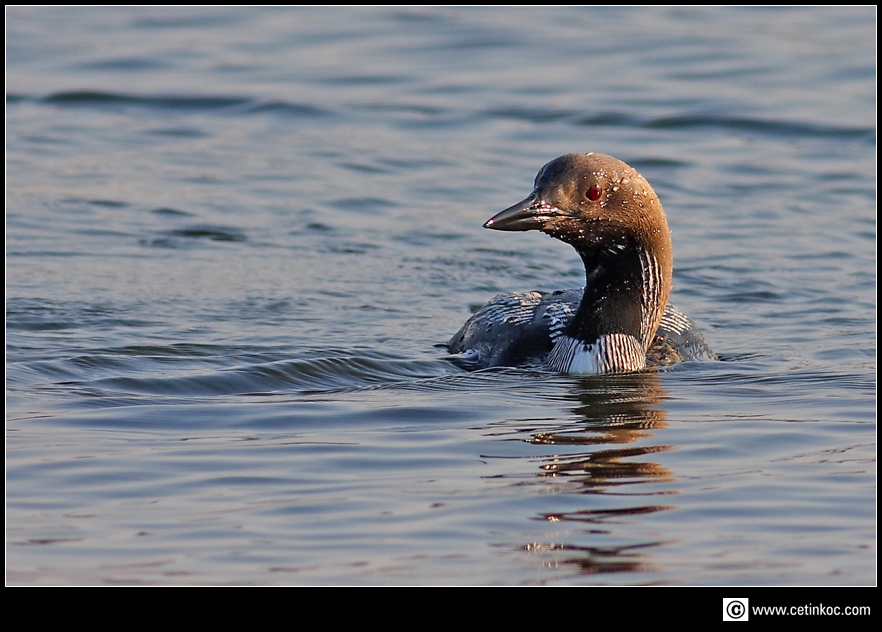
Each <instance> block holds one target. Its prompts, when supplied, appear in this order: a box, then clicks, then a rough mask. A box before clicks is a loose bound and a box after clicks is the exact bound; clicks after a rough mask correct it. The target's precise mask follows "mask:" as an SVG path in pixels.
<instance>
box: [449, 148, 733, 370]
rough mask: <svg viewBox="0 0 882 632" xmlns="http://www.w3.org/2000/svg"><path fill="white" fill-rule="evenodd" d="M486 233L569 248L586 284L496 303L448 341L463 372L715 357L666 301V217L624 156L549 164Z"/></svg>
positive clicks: (612, 366) (626, 365)
mask: <svg viewBox="0 0 882 632" xmlns="http://www.w3.org/2000/svg"><path fill="white" fill-rule="evenodd" d="M484 228H492V229H495V230H506V231H527V230H538V231H541V232H543V233H545V234H547V235H550V236H551V237H553V238H555V239H559V240H560V241H563V242H565V243H568V244H570V245H571V246H573V247H574V248H575V249H576V252H578V253H579V256H580V257H581V258H582V262H583V263H584V265H585V287H584V288H583V289H577V290H560V291H557V292H551V293H547V292H515V293H512V294H499V295H497V296H496V297H494V298H493V299H492V300H491V301H490V302H489V303H487V304H486V305H484V307H482V308H481V309H480V310H478V311H477V312H476V313H475V314H474V315H473V316H472V317H471V318H470V319H469V320H468V321H467V322H466V323H465V324H464V325H463V326H462V328H461V329H460V330H459V331H458V332H457V333H456V335H454V336H453V337H452V338H451V339H450V341H449V342H448V343H447V347H448V350H449V351H450V353H454V354H459V355H458V360H459V361H460V363H461V364H462V365H464V366H465V367H466V368H469V369H480V368H487V367H494V366H536V367H540V368H543V369H546V370H549V371H554V372H558V373H572V374H589V375H601V374H612V373H631V372H635V371H641V370H643V369H646V368H647V367H658V366H665V365H670V364H675V363H677V362H682V361H685V360H695V359H702V358H704V359H712V360H715V359H717V356H716V355H715V354H714V352H713V351H711V349H710V347H708V345H707V343H706V342H705V341H704V338H703V337H702V335H701V334H700V333H699V331H698V330H697V329H696V328H695V326H694V325H693V324H692V322H691V321H690V320H689V319H688V318H687V317H686V316H685V315H684V314H683V313H682V312H681V311H680V310H678V309H677V308H675V307H673V306H671V305H668V295H669V294H670V291H671V276H672V271H673V253H672V246H671V233H670V229H669V228H668V223H667V219H666V218H665V213H664V210H663V209H662V205H661V202H660V201H659V199H658V196H656V194H655V191H653V190H652V187H651V186H649V183H648V182H647V181H646V180H645V179H644V178H643V176H641V175H640V174H639V173H637V171H635V170H634V169H633V168H632V167H630V166H628V165H627V164H625V163H624V162H622V161H621V160H617V159H615V158H613V157H612V156H606V155H603V154H594V153H591V154H567V155H565V156H561V157H559V158H555V159H554V160H552V161H551V162H549V163H548V164H546V165H545V166H544V167H542V169H540V171H539V173H538V175H537V176H536V181H535V184H534V187H533V192H532V193H531V194H530V195H529V196H528V197H527V199H525V200H523V201H522V202H519V203H517V204H515V205H514V206H512V207H509V208H507V209H505V210H504V211H502V212H500V213H498V214H497V215H494V216H493V217H492V218H490V219H489V220H487V222H486V223H485V224H484Z"/></svg>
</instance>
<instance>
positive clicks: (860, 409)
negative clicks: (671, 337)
mask: <svg viewBox="0 0 882 632" xmlns="http://www.w3.org/2000/svg"><path fill="white" fill-rule="evenodd" d="M6 70H7V76H6V85H7V93H6V132H7V144H6V150H7V153H6V177H7V180H6V573H7V576H6V577H7V582H8V583H12V584H227V583H236V584H673V585H678V584H700V585H733V584H734V585H755V584H762V585H782V584H799V585H820V586H828V585H830V586H832V585H867V584H874V583H875V581H876V580H875V577H876V552H875V542H876V11H875V9H874V8H872V7H869V8H861V7H853V8H847V7H846V8H820V9H818V8H802V9H799V8H797V9H789V8H788V9H756V8H734V9H717V8H698V9H694V8H680V9H677V8H673V9H670V8H641V9H624V8H623V9H619V8H571V7H562V8H533V9H530V8H526V9H517V8H515V9H512V8H506V9H497V8H477V9H469V8H440V7H439V8H394V7H393V8H353V7H349V8H346V9H333V8H303V9H251V8H221V9H210V8H189V9H186V8H185V9H177V8H118V9H106V8H64V7H52V8H34V9H32V8H21V7H19V8H11V9H8V11H7V68H6ZM588 151H597V152H602V153H609V154H612V155H614V156H616V157H618V158H621V159H622V160H625V161H626V162H628V163H630V164H632V165H633V166H635V167H636V168H637V169H638V170H639V171H641V173H642V174H643V175H644V176H646V177H647V179H648V180H649V181H650V182H651V183H652V184H653V186H654V188H655V189H656V191H657V192H658V194H659V196H660V198H661V200H662V203H663V204H664V206H665V209H666V210H667V214H668V221H669V223H670V225H671V229H672V231H673V240H674V249H675V273H674V290H673V295H672V302H673V303H674V304H675V305H677V306H678V307H679V308H681V309H682V310H683V311H685V312H686V313H687V314H689V315H690V316H691V317H692V318H693V320H695V321H696V323H697V324H698V325H699V327H700V328H701V329H702V331H703V333H704V334H705V337H706V339H707V340H708V342H709V343H710V345H711V346H712V347H713V349H714V350H715V351H716V352H717V353H718V354H719V355H720V356H721V358H722V361H720V362H694V363H686V364H682V365H679V366H675V367H670V368H668V369H665V370H662V371H658V372H648V373H643V374H636V375H625V376H614V377H599V378H598V377H594V378H578V377H570V376H560V375H554V374H546V373H541V372H531V371H526V370H518V369H504V370H489V371H481V372H475V373H469V372H466V371H463V370H461V369H460V368H458V367H457V366H455V365H453V364H452V363H451V362H450V361H449V359H448V358H447V357H446V352H445V350H444V348H443V347H442V346H439V345H442V344H443V343H444V342H446V340H447V339H448V338H449V337H450V336H451V335H452V334H453V333H454V332H456V330H457V329H458V328H459V326H460V325H461V324H462V323H463V322H464V321H465V320H466V319H467V318H468V316H469V314H470V310H471V309H474V308H475V307H477V306H478V305H480V304H482V303H483V302H484V301H486V300H488V299H490V298H491V297H492V296H493V295H494V294H495V293H498V292H504V291H514V290H537V289H540V290H554V289H561V288H570V287H578V286H580V285H581V283H582V282H583V274H584V273H583V269H582V265H581V262H580V261H579V259H578V257H577V256H576V254H575V252H574V251H572V249H571V248H569V247H568V246H566V245H564V244H561V243H558V242H555V241H553V240H550V239H548V238H547V237H545V236H543V235H541V234H538V233H523V234H520V233H518V234H514V233H499V232H495V231H488V230H483V229H482V228H481V224H482V223H483V222H484V221H485V220H486V219H487V218H489V217H490V216H491V215H492V214H494V213H495V212H497V211H498V210H501V209H502V208H505V207H506V206H509V205H511V204H513V203H514V202H516V201H519V200H521V199H522V198H524V197H525V196H526V194H527V193H529V191H530V189H531V186H532V181H533V177H534V176H535V174H536V172H537V171H538V169H539V168H540V167H541V166H542V165H543V164H544V163H545V162H547V161H548V160H550V159H552V158H554V157H556V156H558V155H561V154H564V153H568V152H588Z"/></svg>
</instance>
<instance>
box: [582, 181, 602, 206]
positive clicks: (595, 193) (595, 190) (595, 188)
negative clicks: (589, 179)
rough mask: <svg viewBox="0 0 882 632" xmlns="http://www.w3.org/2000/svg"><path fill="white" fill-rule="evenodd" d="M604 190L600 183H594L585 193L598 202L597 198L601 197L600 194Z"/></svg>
mask: <svg viewBox="0 0 882 632" xmlns="http://www.w3.org/2000/svg"><path fill="white" fill-rule="evenodd" d="M602 192H603V190H602V189H601V188H600V185H599V184H592V185H591V188H590V189H588V192H587V193H586V194H585V195H586V196H588V199H589V200H592V201H593V202H596V201H597V200H599V199H600V194H601V193H602Z"/></svg>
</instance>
